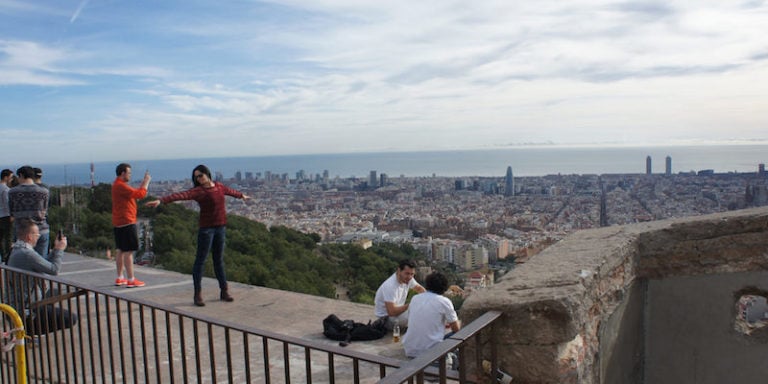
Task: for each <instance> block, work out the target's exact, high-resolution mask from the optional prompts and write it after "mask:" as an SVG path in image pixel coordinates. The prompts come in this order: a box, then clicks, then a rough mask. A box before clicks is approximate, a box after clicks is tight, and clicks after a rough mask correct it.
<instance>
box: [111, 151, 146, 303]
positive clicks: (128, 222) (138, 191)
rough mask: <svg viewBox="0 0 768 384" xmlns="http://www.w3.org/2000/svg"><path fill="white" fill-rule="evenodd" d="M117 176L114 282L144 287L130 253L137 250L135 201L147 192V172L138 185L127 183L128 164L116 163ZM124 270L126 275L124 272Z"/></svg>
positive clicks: (113, 191) (113, 224)
mask: <svg viewBox="0 0 768 384" xmlns="http://www.w3.org/2000/svg"><path fill="white" fill-rule="evenodd" d="M115 173H116V174H117V178H115V182H114V183H112V226H113V227H114V231H115V245H116V246H117V257H115V262H116V263H117V279H116V280H115V285H125V286H126V287H128V288H133V287H143V286H144V282H143V281H140V280H139V279H136V278H135V276H134V275H133V252H135V251H138V250H139V234H138V228H137V226H136V209H137V208H136V200H137V199H141V198H144V197H145V196H146V195H147V187H149V180H151V179H152V177H150V176H149V171H146V172H145V173H144V180H142V181H141V186H139V188H132V187H131V186H130V185H128V182H129V181H131V165H130V164H126V163H121V164H118V166H117V168H116V169H115ZM123 270H125V272H126V275H127V276H128V278H127V279H126V278H125V275H123Z"/></svg>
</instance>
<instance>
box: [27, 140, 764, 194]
mask: <svg viewBox="0 0 768 384" xmlns="http://www.w3.org/2000/svg"><path fill="white" fill-rule="evenodd" d="M646 156H651V159H652V172H653V173H663V172H664V169H665V158H666V157H667V156H670V157H671V158H672V172H673V173H679V172H688V171H699V170H704V169H712V170H714V171H715V172H718V173H724V172H755V171H757V169H758V164H760V163H766V162H768V145H722V146H667V147H590V148H587V147H520V148H505V149H489V150H463V151H434V152H430V151H424V152H391V153H383V152H382V153H354V154H323V155H294V156H262V157H257V156H254V157H221V158H196V159H177V160H149V161H148V160H131V159H126V160H125V161H126V162H128V163H130V164H131V165H132V167H133V172H134V181H137V180H138V179H139V178H140V177H141V175H142V173H143V172H144V170H145V169H148V170H149V171H150V173H151V174H152V179H153V181H166V180H184V179H189V178H190V177H191V174H192V169H193V168H194V167H195V166H197V165H198V164H205V165H207V166H208V167H209V168H210V169H211V171H212V172H221V173H222V175H223V176H224V177H225V178H230V177H234V175H235V172H237V171H241V172H242V173H243V177H245V172H253V173H254V174H256V173H259V172H260V173H261V174H262V175H263V174H264V173H265V172H267V171H270V172H272V173H273V174H283V173H287V174H288V175H289V177H290V178H295V176H296V173H297V172H298V171H299V170H304V172H305V173H306V174H307V175H312V174H322V173H323V171H324V170H328V172H329V175H330V177H331V178H333V177H336V176H339V177H342V178H346V177H353V176H354V177H361V178H367V177H368V175H369V173H370V171H372V170H375V171H377V174H381V173H386V174H387V175H388V176H389V177H398V176H401V175H404V176H407V177H417V176H432V175H436V176H447V177H461V176H498V177H503V176H504V175H505V173H506V169H507V166H511V167H512V170H513V173H514V175H515V176H544V175H551V174H609V173H645V161H646ZM33 165H35V164H33ZM38 166H40V167H41V168H43V171H44V177H43V181H44V182H45V183H47V184H49V185H63V184H89V183H90V163H75V164H42V165H38ZM116 166H117V162H96V163H94V179H95V181H96V183H111V182H112V181H113V180H114V178H115V167H116Z"/></svg>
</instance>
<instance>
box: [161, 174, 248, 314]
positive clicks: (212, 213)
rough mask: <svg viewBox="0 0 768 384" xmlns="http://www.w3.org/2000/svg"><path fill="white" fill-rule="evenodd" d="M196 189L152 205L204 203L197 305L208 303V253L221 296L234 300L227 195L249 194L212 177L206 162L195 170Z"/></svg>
mask: <svg viewBox="0 0 768 384" xmlns="http://www.w3.org/2000/svg"><path fill="white" fill-rule="evenodd" d="M192 183H193V184H194V188H192V189H189V190H186V191H184V192H178V193H173V194H170V195H168V196H165V197H162V198H160V199H159V200H154V201H150V202H148V203H147V204H146V205H147V206H149V207H157V206H158V205H160V203H163V204H168V203H171V202H174V201H179V200H194V201H196V202H197V204H198V205H199V206H200V221H199V227H200V228H199V230H198V232H197V254H196V255H195V265H194V266H193V267H192V279H193V281H194V285H195V298H194V300H195V305H197V306H200V307H202V306H204V305H205V302H204V301H203V296H202V293H201V291H202V284H201V282H202V279H203V265H204V264H205V259H206V258H207V257H208V252H211V253H212V254H213V271H214V273H215V274H216V279H217V280H219V288H220V289H221V294H220V296H219V297H220V298H221V300H223V301H234V298H232V296H231V295H230V294H229V289H228V286H227V278H226V276H225V275H224V240H225V239H226V232H227V210H226V204H225V201H224V197H225V196H232V197H236V198H238V199H243V200H246V199H248V198H249V197H248V196H246V195H244V194H242V193H241V192H239V191H236V190H234V189H232V188H229V187H227V186H225V185H224V184H221V183H215V182H213V180H211V171H210V170H209V169H208V167H206V166H205V165H202V164H201V165H198V166H197V167H195V169H194V170H193V171H192Z"/></svg>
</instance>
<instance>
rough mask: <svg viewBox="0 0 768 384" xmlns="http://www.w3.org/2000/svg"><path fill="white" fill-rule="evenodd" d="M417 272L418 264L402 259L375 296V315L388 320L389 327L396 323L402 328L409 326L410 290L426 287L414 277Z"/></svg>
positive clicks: (389, 328) (421, 290)
mask: <svg viewBox="0 0 768 384" xmlns="http://www.w3.org/2000/svg"><path fill="white" fill-rule="evenodd" d="M415 274H416V264H414V263H413V261H410V260H404V261H401V262H400V264H399V265H398V266H397V270H396V271H395V273H393V274H392V276H390V277H389V278H388V279H387V280H384V282H383V283H381V285H380V286H379V289H377V290H376V296H375V297H374V315H375V316H376V317H377V318H379V319H381V320H384V321H386V322H387V323H386V324H387V329H388V330H390V331H391V330H392V329H393V328H394V327H395V325H398V326H399V327H400V328H406V327H408V304H407V303H406V302H405V301H406V299H408V291H410V290H411V289H413V290H415V291H416V292H419V293H422V292H424V287H422V286H421V284H419V283H418V282H417V281H416V279H415V278H414V277H413V276H414V275H415Z"/></svg>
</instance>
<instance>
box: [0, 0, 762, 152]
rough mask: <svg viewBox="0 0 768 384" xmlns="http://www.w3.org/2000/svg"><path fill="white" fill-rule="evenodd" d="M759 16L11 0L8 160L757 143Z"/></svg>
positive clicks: (650, 8) (568, 7) (333, 2)
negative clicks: (544, 146) (512, 147)
mask: <svg viewBox="0 0 768 384" xmlns="http://www.w3.org/2000/svg"><path fill="white" fill-rule="evenodd" d="M766 12H768V4H766V3H764V2H739V3H729V2H726V3H723V2H716V1H696V2H691V1H685V2H674V3H643V4H634V3H615V2H608V1H594V0H579V1H575V2H565V3H563V2H548V3H541V2H534V1H524V2H511V3H510V2H506V1H486V2H479V3H477V2H476V3H467V2H444V1H423V2H418V3H413V2H404V1H395V2H386V3H376V2H348V1H344V0H324V1H316V2H300V1H295V0H273V1H253V2H231V3H227V4H226V6H222V5H221V3H219V2H212V1H199V2H181V1H178V0H169V1H165V2H162V3H161V4H158V3H156V2H147V1H135V2H96V1H89V0H64V1H57V2H24V1H18V0H3V1H0V33H1V34H0V36H2V37H1V38H0V98H1V99H2V101H3V119H2V121H0V132H2V134H3V142H4V144H5V146H4V150H3V151H1V152H0V163H5V164H8V163H13V164H16V163H38V164H40V163H55V162H67V163H75V162H90V161H96V162H100V161H123V160H149V159H178V158H187V157H194V156H197V157H201V158H209V157H223V156H270V155H292V154H322V153H360V152H389V151H422V150H424V151H427V150H453V149H486V148H508V147H510V146H516V145H522V146H526V145H528V146H530V145H661V144H664V145H668V144H702V143H709V144H712V143H728V144H730V143H744V142H749V143H765V142H767V141H768V133H766V132H768V131H766V129H765V127H766V123H768V120H767V118H766V115H765V114H764V113H762V111H764V110H765V109H766V107H768V90H766V89H764V87H756V86H755V84H760V83H762V82H761V81H760V80H765V79H766V78H768V65H767V64H766V63H767V62H768V47H767V46H766V45H765V42H764V37H763V35H764V33H763V32H764V28H763V24H764V22H763V19H764V17H763V16H764V15H765V14H766ZM31 146H33V148H34V150H30V147H31Z"/></svg>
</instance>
